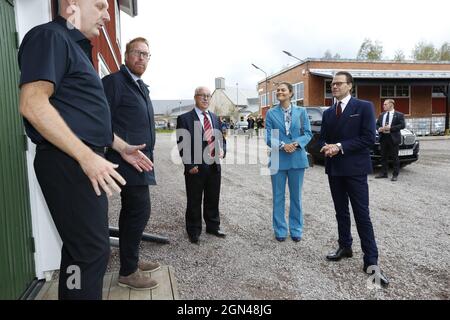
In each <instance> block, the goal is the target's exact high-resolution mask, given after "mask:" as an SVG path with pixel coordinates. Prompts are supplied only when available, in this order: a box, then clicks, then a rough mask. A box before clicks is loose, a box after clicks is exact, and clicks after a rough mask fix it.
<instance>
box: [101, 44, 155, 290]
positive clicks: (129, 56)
mask: <svg viewBox="0 0 450 320" xmlns="http://www.w3.org/2000/svg"><path fill="white" fill-rule="evenodd" d="M149 60H150V49H149V44H148V41H147V40H146V39H144V38H136V39H133V40H131V41H130V42H129V43H127V45H126V51H125V65H122V66H121V67H120V70H119V71H117V72H115V73H112V74H110V75H108V76H106V77H104V78H103V86H104V88H105V94H106V97H107V98H108V102H109V107H110V108H111V114H112V123H113V129H114V133H115V134H116V135H117V136H119V137H121V138H122V139H123V140H124V141H126V142H127V143H130V144H139V145H144V146H145V148H144V149H143V150H142V152H143V153H144V154H145V155H146V156H147V157H148V158H149V159H150V160H151V161H152V162H153V159H154V155H153V149H154V147H155V140H156V135H155V116H154V111H153V105H152V101H151V100H150V96H149V90H148V88H147V85H146V84H145V83H144V81H143V80H142V78H141V77H142V76H143V74H144V73H145V71H146V70H147V66H148V62H149ZM106 156H107V159H108V160H110V161H112V162H113V163H117V164H118V165H119V168H117V171H118V172H119V173H120V174H121V175H122V176H123V177H125V179H126V180H127V185H126V186H124V187H123V188H122V192H121V193H120V199H121V210H120V216H119V247H120V271H119V279H118V284H119V286H122V287H128V288H131V289H135V290H142V289H154V288H156V287H157V286H158V283H157V282H156V281H155V280H154V279H151V278H150V277H147V276H145V275H144V274H142V272H154V271H156V270H159V269H160V265H159V263H158V262H154V261H139V245H140V243H141V239H142V234H143V232H144V229H145V227H146V226H147V222H148V220H149V218H150V212H151V205H150V193H149V187H148V186H149V185H155V184H156V180H155V174H154V170H153V163H152V165H151V168H150V167H149V168H148V169H152V170H149V171H144V170H136V169H138V168H136V167H135V166H133V165H130V164H129V163H126V162H125V161H124V160H123V159H122V156H121V152H120V151H115V150H109V151H108V153H107V154H106Z"/></svg>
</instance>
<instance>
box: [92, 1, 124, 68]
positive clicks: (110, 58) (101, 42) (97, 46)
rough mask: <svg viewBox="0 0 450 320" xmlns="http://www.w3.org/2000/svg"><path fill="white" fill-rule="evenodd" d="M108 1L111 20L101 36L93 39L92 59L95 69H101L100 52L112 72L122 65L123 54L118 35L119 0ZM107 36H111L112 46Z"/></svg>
mask: <svg viewBox="0 0 450 320" xmlns="http://www.w3.org/2000/svg"><path fill="white" fill-rule="evenodd" d="M108 3H109V9H108V10H109V15H110V16H111V21H109V22H108V23H107V24H106V26H105V28H104V32H101V34H100V37H98V38H95V39H93V40H92V45H93V46H94V49H93V51H92V60H93V61H94V67H95V69H96V70H97V71H99V64H98V63H99V62H98V54H99V53H100V54H101V55H102V57H103V59H104V60H105V62H106V65H107V66H108V68H109V71H111V73H112V72H116V71H118V70H119V68H118V67H120V64H121V63H122V54H121V51H120V47H119V44H118V41H117V35H116V6H118V5H119V4H118V1H117V0H108ZM119 12H120V11H119ZM107 38H109V43H110V45H111V46H110V45H109V44H108V40H107ZM111 47H112V50H111ZM114 56H115V57H116V59H117V63H118V64H119V66H117V64H116V61H115V59H114Z"/></svg>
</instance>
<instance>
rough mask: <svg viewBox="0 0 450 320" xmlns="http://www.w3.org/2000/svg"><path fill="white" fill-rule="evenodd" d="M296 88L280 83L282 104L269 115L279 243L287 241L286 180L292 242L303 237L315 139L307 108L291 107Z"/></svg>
mask: <svg viewBox="0 0 450 320" xmlns="http://www.w3.org/2000/svg"><path fill="white" fill-rule="evenodd" d="M293 94H294V93H293V87H292V85H291V84H290V83H288V82H281V83H280V84H279V85H278V88H277V99H278V101H279V102H280V103H279V104H278V105H277V106H275V107H273V108H272V109H270V110H269V111H268V112H267V115H266V143H267V145H268V146H269V147H270V149H271V150H270V159H269V160H270V161H269V168H270V174H271V178H272V195H273V229H274V232H275V238H276V239H277V240H278V241H280V242H281V241H285V240H286V238H287V236H288V226H287V224H286V219H285V193H286V191H285V190H286V180H287V181H288V185H289V194H290V210H289V232H290V235H291V238H292V240H293V241H295V242H298V241H300V239H301V238H302V235H303V215H302V198H301V194H302V186H303V177H304V173H305V169H306V168H308V167H309V163H308V157H307V155H306V150H305V148H306V145H307V144H308V142H309V141H310V140H311V138H312V133H311V126H310V124H309V118H308V114H307V113H306V110H305V108H301V107H297V106H296V105H295V104H293V103H291V99H292V96H293Z"/></svg>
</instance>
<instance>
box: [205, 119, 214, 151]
mask: <svg viewBox="0 0 450 320" xmlns="http://www.w3.org/2000/svg"><path fill="white" fill-rule="evenodd" d="M203 119H204V120H203V128H204V129H205V138H206V141H208V146H209V154H210V156H211V157H214V155H215V152H214V141H213V130H212V126H211V122H210V121H209V119H208V115H207V113H206V112H205V111H203Z"/></svg>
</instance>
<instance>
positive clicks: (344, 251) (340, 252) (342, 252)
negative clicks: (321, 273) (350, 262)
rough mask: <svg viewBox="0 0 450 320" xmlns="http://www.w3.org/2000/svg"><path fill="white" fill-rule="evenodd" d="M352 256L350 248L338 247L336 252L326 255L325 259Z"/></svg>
mask: <svg viewBox="0 0 450 320" xmlns="http://www.w3.org/2000/svg"><path fill="white" fill-rule="evenodd" d="M351 257H353V251H352V248H341V247H339V248H338V249H337V250H336V252H334V253H330V254H328V255H327V259H328V260H330V261H339V260H341V259H342V258H351Z"/></svg>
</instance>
